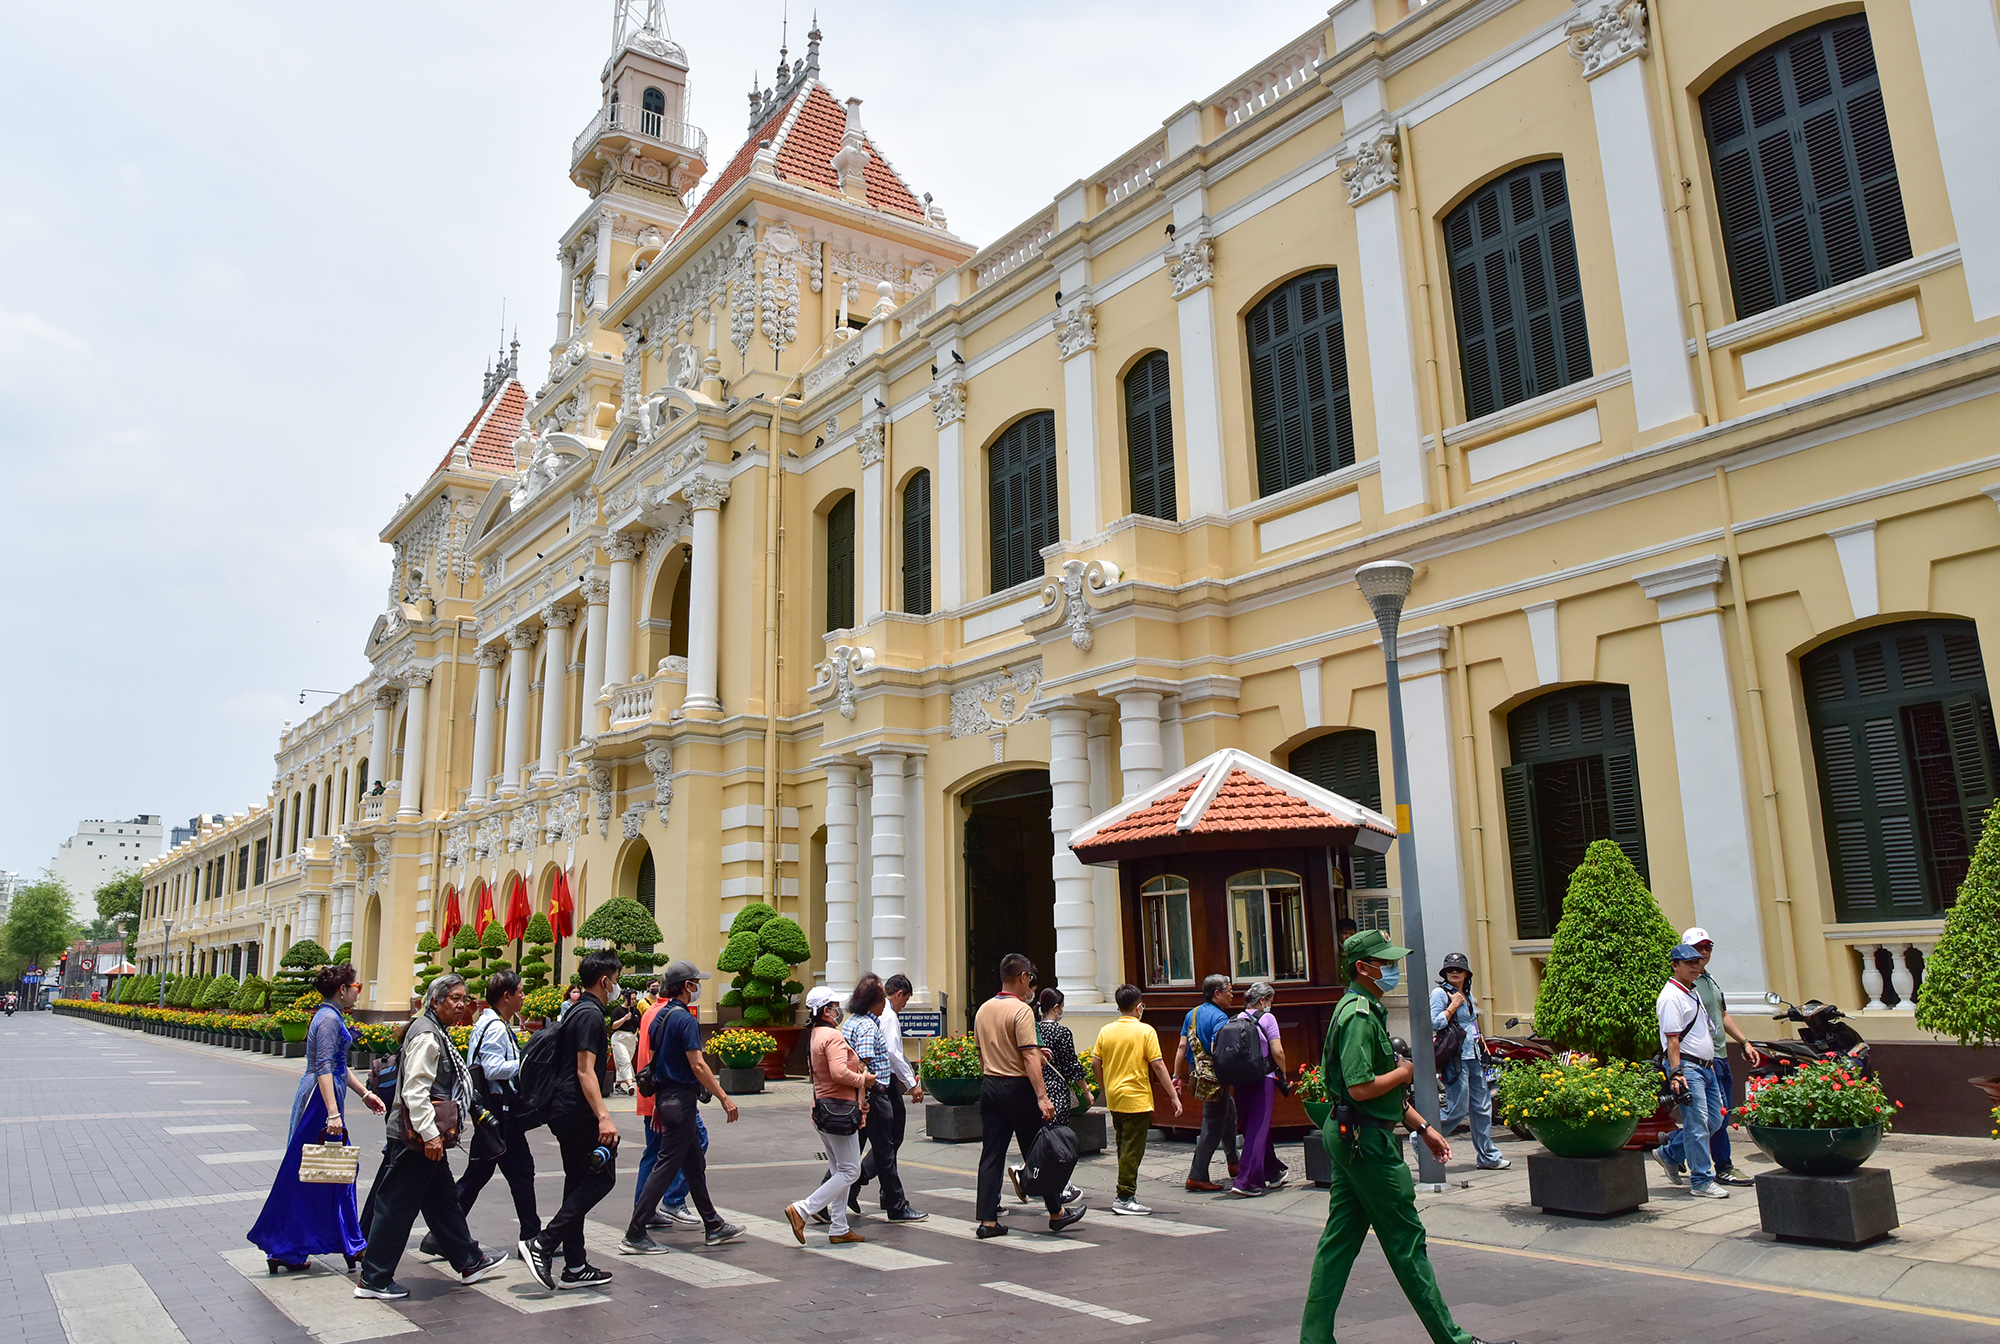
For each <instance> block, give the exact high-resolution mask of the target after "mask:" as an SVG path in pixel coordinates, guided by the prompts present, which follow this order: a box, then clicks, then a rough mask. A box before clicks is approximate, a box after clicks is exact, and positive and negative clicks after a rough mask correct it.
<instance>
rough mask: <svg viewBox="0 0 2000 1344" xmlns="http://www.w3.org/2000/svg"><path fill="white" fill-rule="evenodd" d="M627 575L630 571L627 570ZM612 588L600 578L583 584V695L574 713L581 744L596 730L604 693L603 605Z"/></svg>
mask: <svg viewBox="0 0 2000 1344" xmlns="http://www.w3.org/2000/svg"><path fill="white" fill-rule="evenodd" d="M626 572H627V574H628V575H629V574H630V572H631V571H630V570H627V571H626ZM610 596H611V586H610V585H609V584H608V583H606V582H605V581H604V580H603V579H585V580H584V581H583V600H584V603H585V606H584V609H583V612H584V615H583V693H582V694H581V695H579V696H577V699H578V700H580V701H582V704H581V706H580V707H579V709H578V713H577V727H576V737H577V741H579V742H581V741H582V740H583V739H584V738H586V737H589V736H590V735H591V734H593V733H595V732H596V731H597V697H598V696H599V695H600V694H602V693H603V690H604V630H605V624H606V622H605V603H606V602H608V601H609V600H610Z"/></svg>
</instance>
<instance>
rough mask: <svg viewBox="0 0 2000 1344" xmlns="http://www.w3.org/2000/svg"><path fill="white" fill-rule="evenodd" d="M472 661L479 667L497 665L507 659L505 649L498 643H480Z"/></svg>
mask: <svg viewBox="0 0 2000 1344" xmlns="http://www.w3.org/2000/svg"><path fill="white" fill-rule="evenodd" d="M474 661H475V662H477V663H478V664H479V666H481V667H498V666H500V664H502V663H504V662H506V661H507V650H506V649H505V648H504V647H502V646H501V645H499V644H481V645H480V646H479V653H478V655H477V656H476V657H475V659H474Z"/></svg>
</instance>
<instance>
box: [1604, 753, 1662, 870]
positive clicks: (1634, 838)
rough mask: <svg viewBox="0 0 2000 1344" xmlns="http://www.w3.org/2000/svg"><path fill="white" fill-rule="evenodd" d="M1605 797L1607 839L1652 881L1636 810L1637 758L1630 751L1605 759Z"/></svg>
mask: <svg viewBox="0 0 2000 1344" xmlns="http://www.w3.org/2000/svg"><path fill="white" fill-rule="evenodd" d="M1604 793H1605V798H1606V801H1607V803H1608V807H1607V810H1608V811H1609V812H1610V814H1611V834H1610V835H1609V836H1608V837H1606V838H1607V839H1609V840H1611V841H1613V842H1614V843H1616V844H1617V846H1618V848H1620V849H1622V850H1624V851H1625V857H1626V858H1628V859H1630V860H1632V866H1633V867H1634V868H1637V869H1638V870H1639V876H1640V877H1642V878H1645V879H1646V880H1647V881H1648V882H1650V881H1651V880H1652V879H1651V877H1650V875H1649V874H1648V871H1647V864H1646V828H1645V824H1644V817H1645V813H1644V810H1643V809H1641V807H1640V806H1639V758H1638V757H1637V756H1636V755H1635V754H1633V753H1632V752H1629V751H1613V752H1608V753H1606V755H1605V757H1604Z"/></svg>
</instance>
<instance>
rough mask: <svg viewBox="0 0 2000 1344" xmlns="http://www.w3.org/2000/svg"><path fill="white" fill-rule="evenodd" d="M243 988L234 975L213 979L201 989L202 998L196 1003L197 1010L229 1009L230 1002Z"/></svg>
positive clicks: (219, 976)
mask: <svg viewBox="0 0 2000 1344" xmlns="http://www.w3.org/2000/svg"><path fill="white" fill-rule="evenodd" d="M241 988H243V986H241V985H240V984H238V983H237V982H236V977H235V976H233V975H218V976H214V977H212V978H211V979H210V980H209V982H208V983H207V984H206V985H203V986H202V988H201V996H200V997H199V998H197V999H196V1000H195V1002H194V1006H195V1007H197V1008H204V1009H207V1008H227V1007H228V1006H229V1001H230V1000H231V999H233V998H235V997H236V991H237V990H239V989H241Z"/></svg>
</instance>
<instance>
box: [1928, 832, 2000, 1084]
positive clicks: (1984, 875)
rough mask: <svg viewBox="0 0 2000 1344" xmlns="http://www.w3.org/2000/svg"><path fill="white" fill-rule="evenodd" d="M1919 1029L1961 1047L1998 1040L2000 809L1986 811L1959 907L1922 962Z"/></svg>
mask: <svg viewBox="0 0 2000 1344" xmlns="http://www.w3.org/2000/svg"><path fill="white" fill-rule="evenodd" d="M1917 1025H1918V1026H1919V1027H1922V1028H1923V1029H1924V1030H1925V1031H1931V1032H1936V1033H1937V1034H1938V1035H1940V1036H1952V1037H1956V1038H1957V1040H1958V1043H1959V1044H1960V1045H1992V1044H1993V1043H1995V1042H1996V1041H2000V807H1995V808H1991V809H1989V810H1988V811H1987V813H1986V824H1985V825H1984V826H1983V827H1982V828H1981V830H1980V833H1979V847H1978V848H1977V849H1975V850H1974V851H1973V852H1972V866H1971V867H1970V868H1968V869H1967V870H1966V873H1965V881H1963V882H1961V883H1960V884H1959V887H1958V903H1957V904H1956V905H1954V906H1952V908H1951V909H1950V910H1947V911H1946V912H1945V916H1944V935H1943V936H1942V937H1940V938H1939V939H1938V942H1937V946H1936V947H1935V948H1933V949H1932V950H1931V954H1930V955H1929V956H1927V957H1925V958H1924V982H1923V984H1921V985H1919V986H1918V987H1917Z"/></svg>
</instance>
